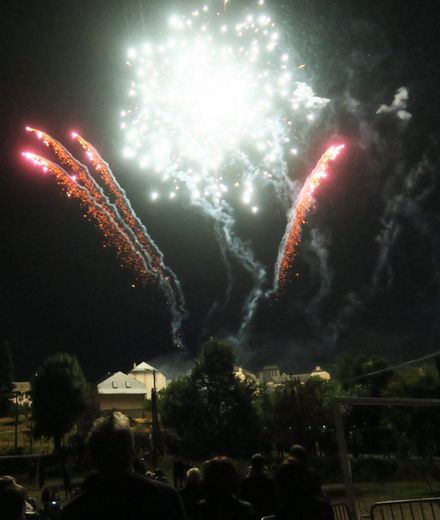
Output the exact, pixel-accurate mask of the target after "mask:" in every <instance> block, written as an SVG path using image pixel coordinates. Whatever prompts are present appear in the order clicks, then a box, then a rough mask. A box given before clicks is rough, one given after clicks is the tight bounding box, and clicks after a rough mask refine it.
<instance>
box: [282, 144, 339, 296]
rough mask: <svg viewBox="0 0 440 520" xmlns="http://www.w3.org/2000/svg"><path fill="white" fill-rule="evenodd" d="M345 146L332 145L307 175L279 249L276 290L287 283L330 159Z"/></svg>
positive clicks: (326, 173)
mask: <svg viewBox="0 0 440 520" xmlns="http://www.w3.org/2000/svg"><path fill="white" fill-rule="evenodd" d="M343 148H344V145H343V144H341V145H339V146H331V147H330V148H329V149H328V150H327V151H326V152H324V153H323V154H322V156H321V158H320V159H319V161H318V163H317V165H316V166H315V168H314V169H313V171H312V172H311V173H310V174H309V176H308V177H307V179H306V181H305V183H304V185H303V187H302V189H301V191H300V192H299V194H298V197H297V199H296V202H295V204H294V206H293V208H292V210H291V214H290V218H289V223H288V226H287V229H286V232H285V234H284V238H283V240H282V242H281V246H280V250H279V255H278V261H277V265H276V271H275V282H274V289H275V290H276V289H278V287H279V286H280V285H284V284H285V283H286V280H287V276H288V273H289V270H290V268H291V266H292V261H293V259H294V257H295V254H296V250H297V247H298V243H299V241H300V238H301V227H302V225H303V224H305V220H306V216H307V213H308V212H309V211H310V209H311V208H312V206H313V203H314V201H315V199H314V193H315V190H316V188H317V187H318V186H319V185H320V184H321V181H322V179H325V177H327V175H328V168H329V163H330V161H334V160H335V159H336V157H337V156H338V155H339V154H340V152H341V150H342V149H343Z"/></svg>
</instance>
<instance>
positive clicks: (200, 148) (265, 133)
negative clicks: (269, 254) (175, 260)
mask: <svg viewBox="0 0 440 520" xmlns="http://www.w3.org/2000/svg"><path fill="white" fill-rule="evenodd" d="M225 6H226V2H225ZM223 18H224V19H223ZM281 40H282V37H281V34H280V32H279V31H278V29H277V27H276V24H275V22H274V21H273V19H272V18H271V17H270V16H269V15H268V14H265V13H264V12H263V4H262V3H259V5H258V11H257V12H255V13H249V14H246V15H245V16H244V17H243V18H242V19H240V20H238V21H237V22H236V23H230V17H229V16H227V15H226V14H223V13H222V12H211V9H210V7H208V6H205V7H203V8H202V9H197V10H194V11H192V12H191V14H189V15H173V16H171V17H170V20H169V24H168V27H167V28H165V29H164V32H163V36H162V37H161V39H160V41H158V42H156V43H148V44H147V43H146V44H144V45H141V46H139V47H136V48H131V49H130V50H129V52H128V60H129V61H128V63H129V64H130V67H129V71H130V72H129V73H130V74H131V81H130V90H129V107H128V108H126V109H125V110H123V111H122V112H121V128H122V130H123V133H124V141H125V146H124V149H123V154H124V156H125V157H127V158H133V159H134V158H136V160H137V161H138V164H139V166H140V168H141V169H146V170H148V171H153V172H155V173H156V174H157V175H158V176H159V178H160V179H161V180H162V181H164V182H167V181H169V182H171V183H172V184H173V187H172V191H171V193H175V190H176V187H177V185H178V184H180V183H182V182H183V183H184V184H185V185H186V187H187V189H188V191H189V193H190V196H191V200H192V201H193V202H194V203H202V204H203V203H209V204H212V205H214V206H216V207H219V206H221V203H222V200H223V199H224V198H226V197H227V196H228V195H227V194H228V193H229V192H230V191H233V188H238V190H239V194H240V198H241V200H242V201H243V203H244V204H247V205H249V207H252V202H253V198H254V194H255V190H254V186H253V184H254V182H255V181H259V182H260V183H262V184H265V183H276V182H279V181H283V182H285V181H286V179H285V176H286V168H285V162H286V160H287V159H288V158H289V152H288V150H289V148H290V147H289V146H286V145H288V143H290V142H291V141H295V140H298V138H299V134H300V133H301V129H302V128H303V127H304V126H307V125H309V124H310V122H311V121H312V120H313V119H314V117H315V111H316V110H317V109H319V108H321V107H322V106H323V105H325V103H326V102H327V100H326V99H322V98H319V97H316V96H315V95H314V94H313V91H312V89H311V88H310V87H308V86H307V85H306V84H305V83H303V82H301V81H299V79H300V78H299V77H296V70H295V67H294V66H293V65H290V64H289V60H291V58H290V57H289V54H288V52H286V49H284V48H283V46H282V41H281Z"/></svg>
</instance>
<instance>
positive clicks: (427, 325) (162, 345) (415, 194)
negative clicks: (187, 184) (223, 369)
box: [0, 0, 440, 380]
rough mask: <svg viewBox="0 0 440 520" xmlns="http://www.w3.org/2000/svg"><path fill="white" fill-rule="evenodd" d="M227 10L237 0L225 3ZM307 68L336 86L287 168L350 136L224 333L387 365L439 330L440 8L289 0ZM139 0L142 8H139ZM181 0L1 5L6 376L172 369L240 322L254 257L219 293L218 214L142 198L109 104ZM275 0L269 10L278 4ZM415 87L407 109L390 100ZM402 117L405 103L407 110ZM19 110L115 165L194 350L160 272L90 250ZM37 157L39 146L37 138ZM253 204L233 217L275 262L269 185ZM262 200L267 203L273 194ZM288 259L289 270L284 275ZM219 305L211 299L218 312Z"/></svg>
mask: <svg viewBox="0 0 440 520" xmlns="http://www.w3.org/2000/svg"><path fill="white" fill-rule="evenodd" d="M230 3H231V9H235V10H240V8H241V6H245V5H248V3H246V2H238V1H235V0H231V2H230ZM267 4H268V9H269V10H270V11H271V12H273V13H274V14H275V16H276V18H277V20H278V25H279V28H280V30H281V31H282V32H283V34H284V35H285V37H286V38H288V40H289V42H290V44H289V45H290V47H291V49H289V50H290V52H291V53H294V55H295V61H296V62H297V63H298V64H299V63H304V64H306V67H305V69H304V74H305V76H304V79H305V80H307V82H308V83H310V84H311V85H312V86H313V88H314V90H315V92H316V94H317V95H319V96H322V97H327V98H329V99H330V100H331V101H330V103H329V104H328V105H327V107H326V108H325V109H324V110H323V112H322V113H321V114H320V116H319V118H318V119H317V120H316V122H315V123H314V125H313V126H312V127H311V129H310V131H309V134H308V136H307V137H308V138H307V140H306V144H305V146H304V147H303V149H302V150H301V152H300V155H299V157H298V160H297V163H296V165H295V169H294V171H292V174H291V175H292V178H294V179H298V180H302V179H304V178H305V177H306V175H307V174H308V172H310V171H311V169H312V168H313V166H314V164H315V163H316V160H317V159H318V158H319V156H320V154H321V153H322V152H323V151H324V149H325V146H326V144H328V143H329V142H331V141H332V140H334V139H343V140H344V141H345V142H346V144H347V145H348V150H347V152H345V153H344V156H343V157H341V159H339V160H338V163H337V166H335V167H334V168H333V173H332V175H331V177H330V178H329V179H328V180H327V181H326V183H325V184H323V185H322V186H321V187H320V188H319V193H318V195H317V204H316V207H315V209H314V210H313V211H312V213H311V214H310V216H309V218H308V222H307V224H306V226H305V227H304V229H303V239H302V243H301V246H300V249H299V252H298V255H297V258H296V261H295V264H294V268H293V270H292V281H291V282H290V283H289V284H288V286H287V287H286V289H285V290H284V291H283V293H281V294H280V295H278V298H277V299H274V298H272V299H270V300H268V301H264V302H263V303H262V304H261V305H260V307H259V309H258V312H257V314H256V316H255V319H254V320H253V325H252V327H251V329H250V331H249V333H248V334H247V335H246V337H244V338H242V341H241V343H240V345H238V343H237V340H236V341H235V344H236V348H237V353H238V356H239V360H240V361H241V363H243V364H244V365H245V366H247V367H248V368H250V369H256V368H259V367H261V366H262V365H263V364H267V363H279V364H280V366H281V367H282V368H283V369H285V370H288V371H302V370H309V369H311V368H313V366H314V364H321V365H324V366H326V365H328V364H329V363H330V362H331V360H332V359H333V358H334V357H335V356H336V355H338V354H340V353H343V352H346V351H350V350H362V351H364V352H365V353H367V354H380V355H383V356H385V357H386V358H387V359H388V360H389V361H393V362H394V361H400V360H405V359H409V358H411V356H414V357H418V356H419V355H423V354H425V353H429V352H430V351H433V350H435V349H438V339H439V332H440V327H439V323H440V322H439V310H440V299H439V285H440V272H439V265H440V264H439V252H440V243H439V239H440V234H439V231H440V229H439V227H440V225H439V224H440V222H439V211H438V208H439V192H440V190H439V185H438V179H439V166H440V157H439V152H440V131H439V120H440V119H439V118H440V102H439V96H440V89H439V88H438V85H437V81H438V79H437V78H438V77H440V75H439V72H440V71H439V70H438V69H439V67H438V56H439V51H440V36H439V33H438V26H439V24H438V22H439V19H438V17H437V16H436V15H435V13H436V9H435V3H434V2H433V1H419V2H410V3H409V5H407V4H406V3H405V2H395V1H390V0H382V1H380V2H364V1H359V2H358V1H356V2H355V1H351V2H349V1H345V0H333V1H328V0H327V1H325V0H307V1H306V0H302V1H300V0H292V1H290V2H281V3H275V2H273V3H270V2H267ZM140 5H143V9H142V11H141V9H140V7H139V6H140ZM192 5H196V4H191V5H190V3H189V2H178V1H175V2H174V3H168V4H167V3H166V2H160V1H158V0H156V1H150V2H148V1H144V0H139V1H138V0H129V1H126V2H124V1H122V0H105V1H104V0H93V1H91V0H82V1H80V0H70V1H68V2H67V1H64V2H60V1H55V0H52V1H49V0H41V1H40V2H29V1H23V0H19V1H14V2H7V6H5V7H3V9H2V13H1V16H0V53H1V54H0V56H1V77H0V78H1V79H0V94H1V98H0V111H1V112H0V130H1V140H0V143H1V144H0V146H1V148H0V158H1V161H0V199H1V206H0V208H1V209H0V211H1V213H0V215H1V218H0V225H1V236H2V240H1V244H2V245H1V256H0V258H1V270H0V297H1V303H2V311H1V321H0V340H2V339H8V340H9V343H10V345H11V348H12V354H13V358H14V363H15V373H16V379H17V380H25V379H28V378H29V377H30V376H31V374H32V373H33V372H34V371H35V370H36V369H37V368H38V366H39V364H40V363H41V362H42V360H43V359H44V357H45V356H46V355H48V354H50V353H52V352H56V351H67V352H70V353H72V354H75V355H76V356H77V357H78V359H79V361H80V363H81V365H82V367H83V369H84V372H85V374H86V376H87V377H88V378H89V379H91V380H98V379H100V378H101V377H103V376H104V375H105V374H106V373H107V372H108V371H115V370H123V371H127V370H128V369H129V368H130V367H131V365H132V363H133V362H134V361H137V362H139V361H142V360H146V361H148V362H150V363H153V364H156V365H157V366H159V367H163V368H164V370H165V371H167V370H168V373H169V374H170V375H171V374H173V373H175V371H176V370H179V368H182V367H185V366H186V367H187V366H188V363H189V362H190V360H191V358H192V357H193V356H194V354H196V353H197V351H198V348H199V347H200V344H201V342H203V340H205V339H207V338H208V337H210V336H220V337H225V338H228V337H230V338H234V337H235V338H236V333H237V330H238V327H239V324H240V319H241V310H242V305H243V302H244V298H245V297H246V295H247V292H248V291H249V290H250V288H251V279H250V277H249V276H248V275H247V274H246V272H245V271H244V270H243V269H242V268H241V267H240V266H239V265H238V264H237V263H236V262H234V261H233V260H231V264H232V265H231V269H232V276H233V280H234V284H233V290H232V295H231V299H230V301H229V303H228V304H227V305H226V306H224V305H223V303H224V299H225V286H226V284H227V270H226V267H225V264H224V262H223V260H222V258H221V254H220V251H219V247H218V245H217V244H216V241H215V234H214V229H213V225H212V222H210V221H209V220H208V219H206V218H204V217H202V216H201V215H200V213H199V212H198V211H197V210H196V209H195V208H193V207H190V205H189V203H188V202H187V201H186V202H185V200H184V199H182V200H181V201H180V202H173V203H171V202H160V203H159V204H152V203H151V201H150V200H149V199H148V196H147V195H148V181H147V180H146V179H145V177H144V176H142V175H140V174H139V172H137V170H136V168H135V167H134V166H132V165H130V164H128V163H127V162H125V161H124V160H123V159H122V157H121V135H120V131H119V128H118V114H119V110H120V107H121V105H122V103H123V99H124V95H125V89H126V85H125V83H124V74H123V71H124V68H123V67H124V56H125V51H126V48H127V46H128V45H129V44H130V43H131V42H133V41H137V39H136V38H137V36H140V35H142V34H143V33H142V30H143V29H142V25H144V27H145V33H144V34H148V27H150V26H151V27H153V26H157V23H162V22H161V21H162V20H164V19H165V18H166V16H168V14H169V12H171V10H172V9H176V8H179V6H180V8H183V7H184V6H189V7H185V9H189V8H190V7H192ZM272 6H273V7H272ZM401 87H405V88H406V89H408V92H409V99H408V101H407V106H406V107H402V106H401V107H400V109H401V110H402V111H403V112H404V115H403V116H402V114H400V116H401V117H399V114H398V113H397V110H396V109H394V108H389V109H385V110H383V111H382V112H381V113H379V114H378V113H376V112H377V110H378V109H379V107H380V106H381V105H386V106H387V107H390V106H391V104H392V101H393V98H394V95H395V93H396V92H397V91H398V89H399V88H401ZM408 114H411V117H410V118H409V117H408ZM26 125H31V126H35V127H38V128H41V129H43V130H45V131H47V132H48V133H49V134H51V135H53V136H54V137H56V138H57V139H59V140H60V141H62V142H64V143H66V144H68V146H69V148H70V149H71V150H72V151H75V152H77V155H78V156H81V153H80V152H79V150H78V149H77V148H75V147H74V146H72V145H71V143H70V142H69V139H68V137H67V134H68V132H69V131H71V130H72V129H75V130H78V131H79V132H80V133H82V135H84V136H85V137H86V138H87V139H88V140H89V141H90V142H91V143H93V144H94V145H95V146H96V147H97V149H98V150H99V151H100V152H101V154H102V155H103V157H104V158H105V159H106V160H107V161H108V162H109V163H110V165H111V166H112V169H113V171H114V173H115V175H116V176H117V178H118V180H119V182H120V183H121V184H122V185H123V187H124V188H125V190H126V191H127V194H128V196H129V198H130V200H131V202H132V204H133V206H134V208H135V210H136V212H137V213H138V215H139V216H140V217H141V219H142V221H143V222H144V223H145V225H146V226H147V228H148V230H149V232H150V234H151V236H152V237H153V238H154V240H155V241H156V243H157V244H158V246H159V247H160V249H161V250H162V252H163V253H164V257H165V260H166V262H167V264H168V265H170V266H171V267H172V268H173V270H174V271H175V272H176V274H177V276H178V277H179V279H180V281H181V283H182V287H183V290H184V293H185V296H186V299H187V303H188V308H189V313H190V315H189V319H188V320H187V321H186V322H185V326H184V337H185V343H186V350H185V351H183V352H178V351H177V350H176V348H175V346H174V345H173V343H172V340H171V335H170V331H169V328H170V316H169V312H168V309H167V306H166V303H165V301H164V298H163V295H162V293H161V292H160V290H159V289H158V288H157V287H155V286H154V285H151V286H147V287H142V286H140V285H139V284H137V285H136V287H135V288H133V287H132V284H133V282H134V277H133V274H132V273H131V272H129V271H128V270H127V269H124V268H121V267H120V265H119V262H118V260H117V259H116V257H115V255H114V253H113V252H112V251H111V250H110V249H108V248H103V247H102V239H101V236H100V234H99V233H98V231H97V230H96V229H95V228H94V227H93V225H91V224H90V223H88V222H87V221H86V220H84V219H83V218H82V211H81V209H80V207H79V205H78V203H77V202H76V201H72V200H68V199H67V198H66V196H65V195H64V194H63V193H62V192H61V191H60V189H59V187H58V186H57V185H56V184H55V182H54V179H53V178H51V177H50V176H43V175H41V174H39V173H36V172H35V171H34V170H33V169H32V168H31V167H29V166H28V165H26V164H25V163H24V162H23V160H22V159H21V157H20V152H21V151H23V150H24V149H31V150H35V151H37V150H38V146H37V145H36V144H35V142H33V141H32V139H30V138H29V136H28V135H26V133H25V132H24V127H25V126H26ZM40 151H42V152H43V153H46V150H44V149H43V150H41V148H40ZM265 197H266V199H265V209H264V211H263V212H262V214H260V215H258V216H257V217H255V216H249V214H247V213H246V212H244V211H242V210H240V209H238V210H237V212H236V216H237V225H236V228H235V229H236V231H237V233H238V234H239V235H240V236H241V237H242V238H243V239H244V240H246V241H249V243H251V244H252V248H253V250H254V252H255V255H256V257H257V259H258V260H260V261H261V262H262V263H264V265H266V266H267V268H268V273H269V277H270V276H272V274H273V264H274V262H275V258H276V254H277V249H278V244H279V241H280V239H281V237H282V234H283V230H284V226H285V218H286V217H285V208H282V207H279V206H278V205H277V204H276V201H275V198H274V197H272V198H271V194H270V193H267V194H266V195H265ZM272 199H273V200H272ZM296 273H297V274H298V275H296ZM214 310H216V312H213V311H214Z"/></svg>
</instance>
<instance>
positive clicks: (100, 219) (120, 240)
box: [22, 127, 186, 345]
mask: <svg viewBox="0 0 440 520" xmlns="http://www.w3.org/2000/svg"><path fill="white" fill-rule="evenodd" d="M26 130H27V131H28V132H30V133H32V134H34V135H36V136H37V137H38V138H39V139H40V140H41V141H42V142H43V143H44V144H45V145H46V146H47V147H48V148H49V149H50V150H51V151H52V152H53V153H54V154H55V155H56V157H57V159H58V160H59V161H60V162H61V163H62V164H63V165H64V166H66V167H67V168H68V170H69V171H66V170H65V169H64V168H63V167H61V166H60V165H58V164H56V163H54V162H53V161H50V160H48V159H46V158H44V157H41V156H40V155H37V154H34V153H31V152H24V153H23V154H22V155H23V156H24V157H25V158H26V159H28V160H30V161H31V162H32V163H33V164H34V165H35V166H37V167H39V168H41V169H42V170H43V171H44V172H48V173H51V174H52V175H54V177H55V179H56V181H57V183H58V184H60V186H61V187H62V188H63V190H64V191H65V192H66V193H67V196H68V197H73V198H76V199H78V200H79V201H80V203H81V204H82V205H83V206H84V207H85V208H86V210H87V214H86V215H84V216H85V217H89V218H90V220H93V221H94V222H95V223H96V225H97V227H98V228H99V229H100V230H101V232H102V233H103V235H104V238H105V240H104V242H105V245H106V246H107V245H108V246H111V247H112V248H113V249H114V250H115V251H116V254H117V256H118V258H119V259H120V260H121V262H122V263H123V264H124V265H125V266H127V267H128V268H130V269H131V270H133V271H134V272H135V273H136V275H137V277H138V278H139V279H140V280H141V281H142V282H143V283H146V282H148V281H151V279H152V278H155V279H158V280H159V285H160V287H161V289H162V290H163V292H164V294H165V296H166V298H167V302H168V304H169V306H170V310H171V314H172V332H173V338H174V341H175V343H176V345H180V343H181V340H180V329H181V325H182V321H183V319H184V317H185V316H186V310H185V302H184V298H183V294H182V291H181V288H180V284H179V281H178V280H177V277H176V275H175V274H174V273H173V271H171V269H169V268H168V267H166V266H165V265H164V263H163V256H162V253H161V252H160V251H159V249H158V248H157V246H156V244H155V243H154V242H153V241H152V239H151V238H150V236H149V235H148V233H147V231H146V229H145V227H144V226H143V224H142V223H141V222H140V220H139V219H138V217H137V216H136V214H135V213H134V210H133V209H132V207H131V205H130V203H129V201H128V199H127V197H126V195H125V192H124V191H123V190H122V188H121V187H120V186H119V184H118V183H117V181H116V179H115V178H114V176H113V173H112V172H111V170H110V168H109V166H108V165H107V163H105V161H104V160H103V159H102V158H101V156H100V155H99V154H98V152H97V151H96V150H95V148H94V147H93V146H92V145H90V144H89V143H88V142H87V141H86V140H85V139H83V138H82V137H81V136H79V135H78V134H73V137H74V138H75V139H76V140H77V141H78V142H79V143H80V144H81V146H82V147H83V148H84V149H85V150H86V153H87V156H88V157H89V158H90V159H91V161H92V164H93V166H94V168H95V170H96V171H97V172H98V173H99V177H100V180H101V181H102V183H103V185H104V187H105V188H106V189H107V190H108V191H109V193H110V194H111V195H112V196H113V198H114V201H115V202H114V203H113V202H111V201H110V199H109V197H108V196H107V194H106V193H105V192H104V191H103V189H102V187H101V186H100V185H99V184H98V183H97V182H96V180H95V179H94V178H93V177H92V176H91V175H90V172H89V170H88V168H87V167H86V166H84V165H83V164H81V163H80V162H79V161H78V160H77V159H75V157H73V155H72V154H71V153H70V152H69V151H68V150H67V149H66V148H65V147H64V146H63V145H62V144H61V143H59V142H58V141H57V140H56V139H54V138H53V137H51V136H50V135H48V134H46V133H45V132H42V131H41V130H37V129H34V128H30V127H27V128H26ZM70 172H72V173H70Z"/></svg>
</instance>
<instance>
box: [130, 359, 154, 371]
mask: <svg viewBox="0 0 440 520" xmlns="http://www.w3.org/2000/svg"><path fill="white" fill-rule="evenodd" d="M155 370H156V369H155V368H154V367H152V366H151V365H149V364H148V363H145V361H142V363H139V365H136V366H135V367H133V368H132V369H131V370H130V372H154V371H155ZM156 372H158V370H156Z"/></svg>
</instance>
